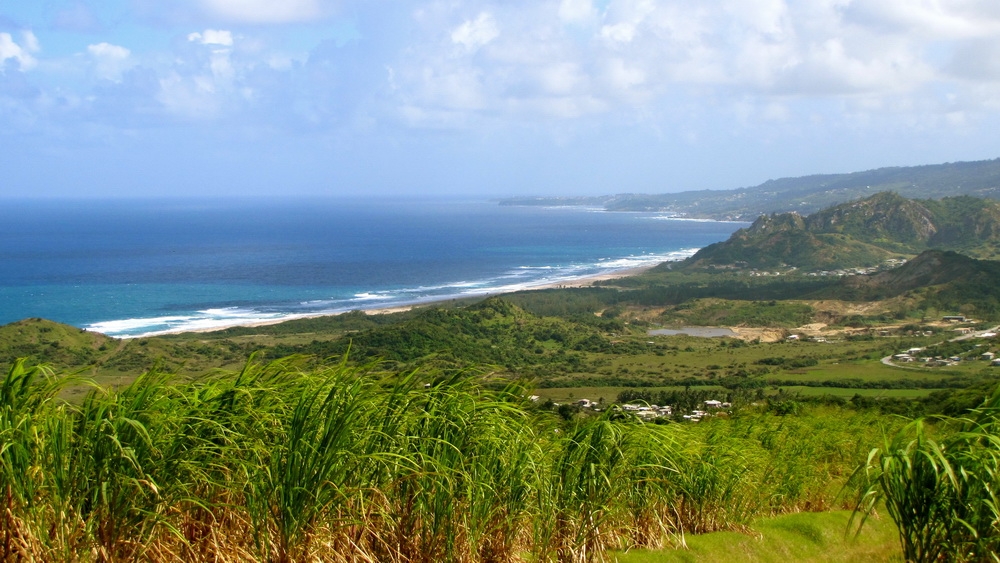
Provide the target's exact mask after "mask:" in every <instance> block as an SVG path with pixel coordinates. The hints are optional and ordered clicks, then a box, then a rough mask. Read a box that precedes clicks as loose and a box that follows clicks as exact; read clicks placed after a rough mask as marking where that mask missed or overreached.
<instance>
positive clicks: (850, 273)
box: [806, 258, 906, 277]
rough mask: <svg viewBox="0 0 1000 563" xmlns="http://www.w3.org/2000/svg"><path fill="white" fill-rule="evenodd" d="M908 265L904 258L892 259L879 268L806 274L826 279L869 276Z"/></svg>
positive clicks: (871, 267)
mask: <svg viewBox="0 0 1000 563" xmlns="http://www.w3.org/2000/svg"><path fill="white" fill-rule="evenodd" d="M903 264H906V260H904V259H902V258H890V259H888V260H886V261H885V262H882V263H881V264H879V265H878V266H869V267H867V268H842V269H839V270H820V271H818V272H809V273H808V274H806V275H807V276H811V277H825V276H838V277H843V276H867V275H869V274H875V273H878V272H884V271H885V270H891V269H893V268H897V267H899V266H902V265H903Z"/></svg>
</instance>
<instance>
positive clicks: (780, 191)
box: [500, 159, 1000, 221]
mask: <svg viewBox="0 0 1000 563" xmlns="http://www.w3.org/2000/svg"><path fill="white" fill-rule="evenodd" d="M883 191H893V192H895V193H897V194H899V195H901V196H903V197H907V198H916V199H939V198H943V197H949V196H959V195H968V196H974V197H979V198H990V199H1000V159H994V160H981V161H974V162H952V163H946V164H932V165H926V166H908V167H889V168H878V169H875V170H867V171H864V172H853V173H849V174H816V175H812V176H802V177H797V178H780V179H777V180H768V181H767V182H764V183H763V184H760V185H759V186H753V187H746V188H739V189H734V190H697V191H685V192H679V193H672V194H618V195H608V196H599V197H520V198H510V199H504V200H501V202H500V204H501V205H585V206H591V207H603V208H604V209H607V210H609V211H658V212H665V213H676V214H678V215H683V216H688V217H697V218H709V219H727V220H742V221H752V220H754V219H756V218H757V217H759V216H760V215H763V214H769V213H782V212H791V211H794V212H797V213H799V214H801V215H808V214H810V213H815V212H817V211H819V210H821V209H824V208H826V207H829V206H831V205H836V204H839V203H844V202H847V201H852V200H856V199H862V198H867V197H869V196H871V195H872V194H875V193H878V192H883Z"/></svg>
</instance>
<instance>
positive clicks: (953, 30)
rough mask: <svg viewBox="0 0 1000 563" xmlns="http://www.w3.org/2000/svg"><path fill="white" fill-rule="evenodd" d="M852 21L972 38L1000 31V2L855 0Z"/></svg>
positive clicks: (920, 33)
mask: <svg viewBox="0 0 1000 563" xmlns="http://www.w3.org/2000/svg"><path fill="white" fill-rule="evenodd" d="M845 12H846V14H847V16H848V17H849V18H850V20H851V21H852V22H853V23H857V24H860V25H864V26H877V27H879V28H881V29H882V30H883V31H889V32H892V33H902V34H910V35H913V36H918V37H920V38H923V39H929V38H933V39H970V38H977V37H989V36H995V35H997V34H998V33H1000V3H997V2H996V1H995V0H854V1H853V2H851V3H849V4H848V6H847V8H846V10H845Z"/></svg>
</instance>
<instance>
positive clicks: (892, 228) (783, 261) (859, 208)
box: [688, 192, 1000, 269]
mask: <svg viewBox="0 0 1000 563" xmlns="http://www.w3.org/2000/svg"><path fill="white" fill-rule="evenodd" d="M930 248H941V249H947V250H957V251H960V252H963V253H965V254H967V255H970V256H975V257H979V258H996V257H1000V204H998V203H997V202H995V201H992V200H984V199H979V198H973V197H956V198H944V199H942V200H936V201H935V200H925V201H915V200H909V199H906V198H904V197H901V196H899V195H898V194H895V193H891V192H885V193H879V194H875V195H874V196H872V197H870V198H867V199H863V200H859V201H854V202H850V203H845V204H841V205H837V206H835V207H831V208H829V209H825V210H823V211H820V212H817V213H814V214H812V215H809V216H808V217H802V216H801V215H798V214H796V213H780V214H772V215H765V216H761V217H760V218H758V219H757V220H756V221H754V223H753V224H752V225H751V226H750V227H747V228H746V229H741V230H739V231H737V232H736V233H734V234H733V235H732V237H730V239H729V240H727V241H725V242H722V243H718V244H714V245H711V246H709V247H706V248H704V249H702V251H700V252H698V254H696V255H695V256H694V257H692V258H691V259H690V260H689V262H688V264H689V265H694V266H699V265H700V266H709V265H723V264H736V265H742V266H747V267H752V268H771V267H777V266H781V265H787V266H795V267H799V268H811V269H836V268H845V267H862V266H872V265H875V264H877V263H879V262H882V261H884V260H886V259H887V258H890V257H892V256H894V255H898V254H918V253H920V252H922V251H924V250H927V249H930Z"/></svg>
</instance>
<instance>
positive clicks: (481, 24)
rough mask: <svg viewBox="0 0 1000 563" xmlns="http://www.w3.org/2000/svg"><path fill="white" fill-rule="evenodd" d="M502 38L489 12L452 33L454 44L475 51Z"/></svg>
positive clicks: (467, 21)
mask: <svg viewBox="0 0 1000 563" xmlns="http://www.w3.org/2000/svg"><path fill="white" fill-rule="evenodd" d="M499 36H500V30H499V29H498V28H497V22H496V20H495V19H494V18H493V16H492V15H491V14H489V13H487V12H483V13H481V14H479V17H477V18H476V19H475V20H466V21H465V22H464V23H462V25H460V26H458V27H456V28H455V29H454V30H453V31H452V32H451V40H452V42H453V43H456V44H459V45H464V46H465V48H466V49H470V50H475V49H478V48H479V47H482V46H483V45H486V44H487V43H489V42H490V41H493V40H494V39H496V38H497V37H499Z"/></svg>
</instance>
